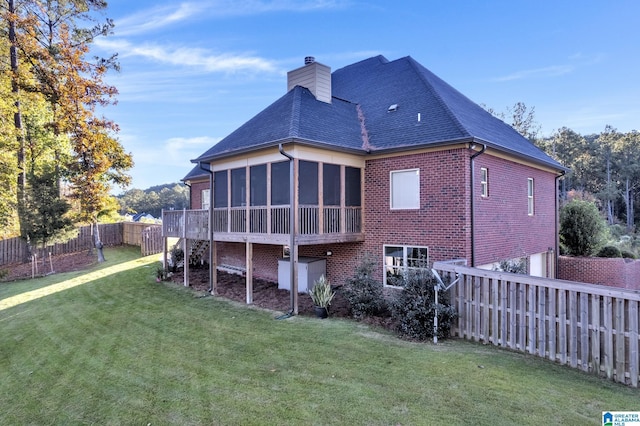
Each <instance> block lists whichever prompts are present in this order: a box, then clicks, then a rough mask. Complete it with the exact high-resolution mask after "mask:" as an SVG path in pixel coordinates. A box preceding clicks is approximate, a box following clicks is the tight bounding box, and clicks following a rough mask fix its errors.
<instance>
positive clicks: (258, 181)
mask: <svg viewBox="0 0 640 426" xmlns="http://www.w3.org/2000/svg"><path fill="white" fill-rule="evenodd" d="M249 174H250V178H249V179H250V182H249V184H250V186H249V188H250V190H251V192H250V195H249V197H250V200H249V201H250V203H251V205H252V206H266V205H267V165H266V164H260V165H258V166H251V168H250V169H249Z"/></svg>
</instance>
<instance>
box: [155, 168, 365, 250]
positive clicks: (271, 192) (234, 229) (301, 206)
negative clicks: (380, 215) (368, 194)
mask: <svg viewBox="0 0 640 426" xmlns="http://www.w3.org/2000/svg"><path fill="white" fill-rule="evenodd" d="M294 161H295V162H294V170H293V172H292V171H291V169H290V167H291V164H290V162H289V161H278V162H270V163H263V164H255V165H248V166H246V167H237V168H228V169H224V170H216V171H214V172H213V173H212V176H213V185H212V188H213V194H209V193H207V194H206V198H208V199H210V200H211V201H212V203H213V209H212V217H211V227H212V231H213V239H214V240H215V241H229V242H253V243H265V244H282V245H286V244H289V241H290V235H291V227H292V226H293V227H294V229H293V230H294V233H295V238H296V242H297V244H303V245H304V244H323V243H337V242H355V241H363V240H364V230H363V227H362V223H363V217H362V199H363V196H362V170H361V169H360V168H357V167H350V166H345V165H339V164H330V163H322V162H315V161H306V160H294ZM290 176H294V181H295V182H297V185H295V188H296V194H295V197H294V206H296V207H294V208H295V213H296V214H295V216H294V217H293V224H292V217H291V210H290V209H291V206H290V180H289V179H290ZM207 192H208V191H207ZM204 198H205V195H204V194H203V199H204ZM209 204H210V203H209ZM207 207H208V206H207ZM162 219H163V230H164V234H163V235H164V236H165V237H179V238H188V239H203V240H209V239H210V238H211V232H209V226H210V225H209V209H208V208H207V209H201V210H183V211H165V212H163V218H162Z"/></svg>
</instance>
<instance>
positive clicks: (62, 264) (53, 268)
mask: <svg viewBox="0 0 640 426" xmlns="http://www.w3.org/2000/svg"><path fill="white" fill-rule="evenodd" d="M97 259H98V258H97V255H96V254H95V253H93V255H91V254H89V253H88V251H82V252H78V253H70V254H61V255H57V256H52V257H51V258H50V259H49V258H47V259H45V262H44V263H43V261H42V259H39V260H38V262H37V265H36V268H37V269H35V268H34V267H33V265H32V264H31V262H27V263H12V264H9V265H4V266H0V271H3V272H0V281H3V282H4V281H16V280H25V279H30V278H32V276H33V275H35V276H37V277H42V276H44V275H49V274H51V273H52V272H53V273H60V272H71V271H80V270H82V269H86V268H88V267H89V266H91V265H94V264H96V263H97V262H98V260H97ZM4 272H6V275H5V274H4Z"/></svg>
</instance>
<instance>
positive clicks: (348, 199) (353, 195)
mask: <svg viewBox="0 0 640 426" xmlns="http://www.w3.org/2000/svg"><path fill="white" fill-rule="evenodd" d="M360 181H361V178H360V169H358V168H355V167H348V166H347V167H345V169H344V200H345V204H346V205H347V206H349V207H353V206H358V207H359V206H360V205H361V202H362V201H361V198H362V197H361V194H360Z"/></svg>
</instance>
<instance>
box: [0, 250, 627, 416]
mask: <svg viewBox="0 0 640 426" xmlns="http://www.w3.org/2000/svg"><path fill="white" fill-rule="evenodd" d="M138 253H139V251H138V249H137V248H115V249H107V250H106V253H105V254H106V256H107V259H108V261H107V262H106V263H104V264H102V265H97V266H95V267H93V268H92V269H90V270H88V271H84V272H74V273H68V274H57V275H51V276H48V277H45V278H41V279H37V280H29V281H23V282H16V283H8V284H0V336H1V345H0V424H2V425H23V424H33V425H48V424H56V425H57V424H65V425H67V424H71V425H73V424H99V425H110V424H112V425H120V424H121V425H149V424H150V425H163V424H179V425H199V424H203V425H211V424H222V425H231V424H233V425H235V424H243V425H246V424H257V425H259V424H268V425H276V424H277V425H287V424H291V425H300V424H349V425H354V424H367V425H397V424H401V425H422V424H429V425H430V424H474V425H481V424H491V425H496V424H497V425H499V424H504V425H515V424H518V425H527V424H530V425H541V424H562V425H581V426H582V425H588V424H592V425H599V424H602V423H601V412H602V411H605V410H617V411H623V410H627V411H631V410H636V411H637V410H640V390H638V389H631V388H627V387H624V386H622V385H619V384H615V383H612V382H608V381H606V380H603V379H599V378H597V377H594V376H591V375H587V374H585V373H581V372H579V371H575V370H571V369H569V368H567V367H562V366H559V365H555V364H553V363H551V362H548V361H544V360H540V359H537V358H534V357H531V356H526V355H521V354H517V353H513V352H508V351H505V350H498V349H496V348H493V347H489V346H483V345H480V344H474V343H469V342H464V341H459V340H451V341H446V342H444V343H442V344H439V345H437V346H436V345H433V344H431V343H424V344H417V343H409V342H405V341H401V340H398V339H396V338H395V337H394V336H392V335H388V334H386V333H384V332H379V331H376V330H372V329H370V328H368V327H365V326H363V325H361V324H358V323H356V322H352V321H346V320H338V319H328V320H318V319H315V318H306V317H293V318H289V319H285V320H276V319H275V318H276V317H277V316H278V313H274V312H267V311H263V310H258V309H252V308H248V307H246V306H244V305H238V304H234V303H231V302H227V301H224V300H220V299H217V298H214V297H205V296H204V295H202V294H195V293H194V292H192V291H191V290H188V289H185V288H182V287H179V286H176V285H175V284H171V283H161V284H158V283H156V282H155V269H156V265H157V259H158V256H152V257H146V258H140V257H139V254H138Z"/></svg>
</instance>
